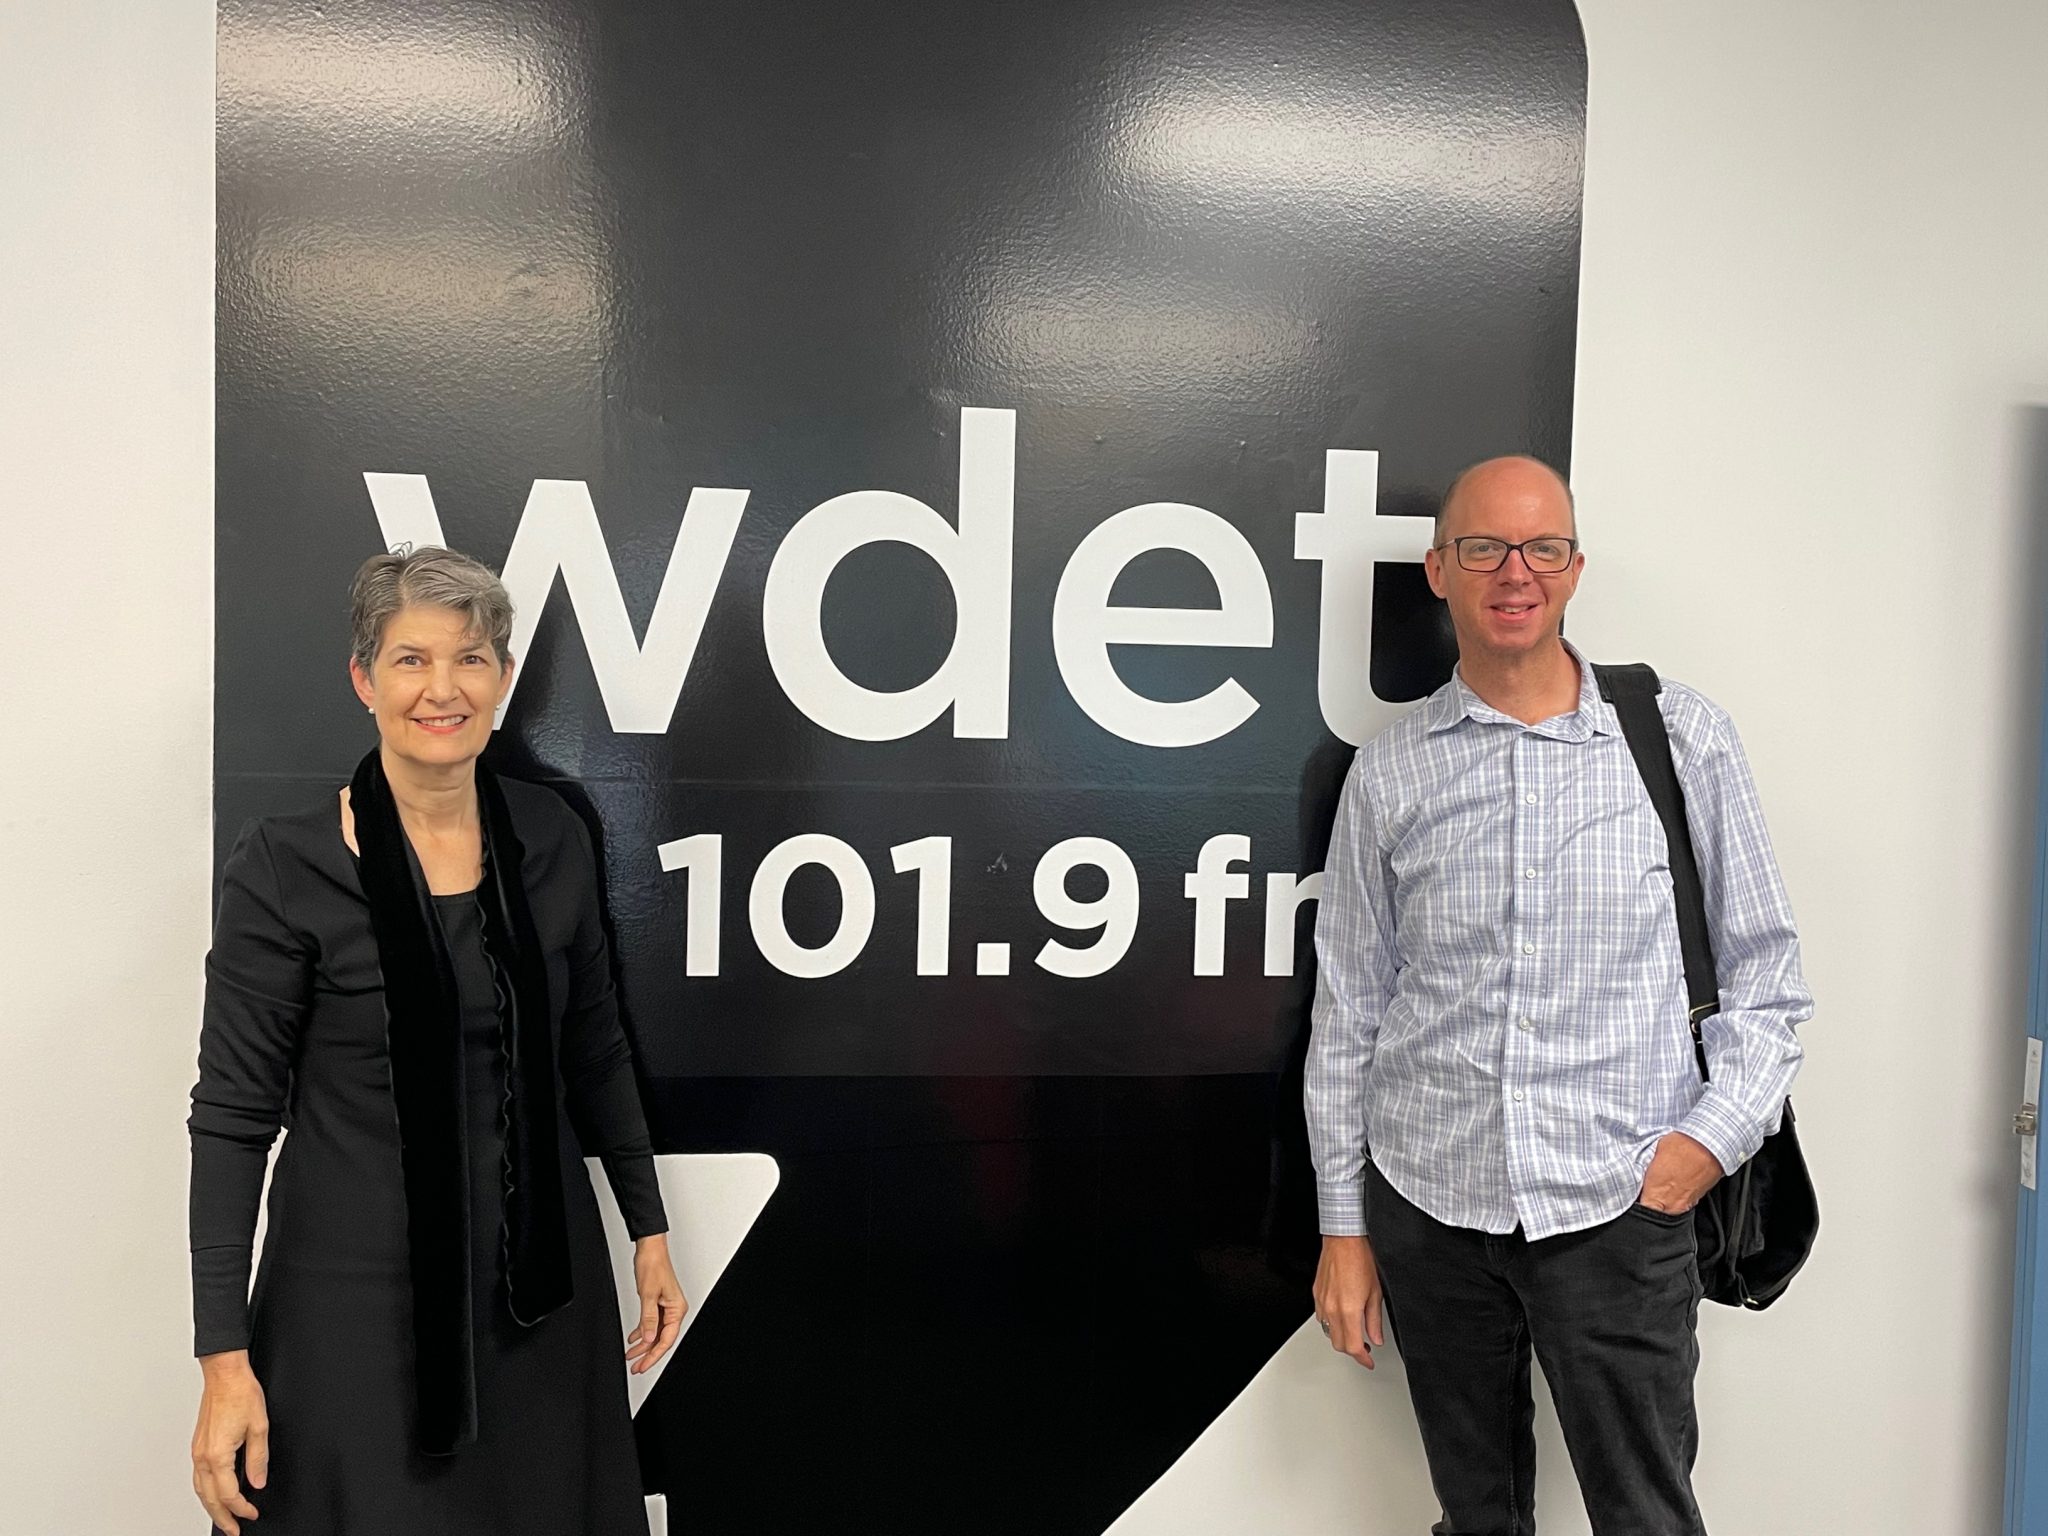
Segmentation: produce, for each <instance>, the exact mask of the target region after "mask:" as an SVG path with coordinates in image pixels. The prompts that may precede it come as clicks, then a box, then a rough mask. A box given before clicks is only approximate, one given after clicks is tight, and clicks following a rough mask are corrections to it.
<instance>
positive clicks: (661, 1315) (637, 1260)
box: [626, 1232, 690, 1376]
mask: <svg viewBox="0 0 2048 1536" xmlns="http://www.w3.org/2000/svg"><path fill="white" fill-rule="evenodd" d="M633 1286H634V1289H636V1290H637V1291H639V1293H640V1326H639V1327H637V1328H635V1329H634V1330H633V1331H632V1332H631V1333H629V1334H627V1335H626V1369H627V1370H629V1371H631V1372H632V1373H633V1374H634V1375H635V1376H638V1375H639V1374H640V1373H641V1372H643V1371H646V1370H650V1369H652V1368H653V1366H654V1363H655V1362H656V1361H657V1360H659V1359H660V1358H661V1357H662V1356H663V1355H665V1354H667V1353H668V1352H669V1351H670V1350H671V1349H673V1348H674V1347H675V1342H676V1335H677V1334H679V1333H681V1332H682V1331H683V1314H684V1313H685V1312H687V1311H689V1309H690V1304H689V1302H687V1301H686V1300H684V1299H683V1287H682V1282H681V1281H679V1280H677V1279H676V1268H675V1266H674V1265H673V1264H671V1263H670V1262H669V1259H668V1234H667V1233H665V1232H664V1233H656V1234H655V1235H654V1236H653V1237H643V1238H641V1239H640V1240H639V1241H638V1242H637V1243H635V1244H634V1245H633Z"/></svg>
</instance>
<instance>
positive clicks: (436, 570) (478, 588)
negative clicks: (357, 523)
mask: <svg viewBox="0 0 2048 1536" xmlns="http://www.w3.org/2000/svg"><path fill="white" fill-rule="evenodd" d="M348 602H349V655H350V656H351V657H352V658H353V659H354V660H355V663H356V665H357V666H359V667H361V668H362V669H363V671H365V672H368V671H369V670H370V669H371V667H372V666H373V665H374V664H375V663H376V660H377V648H378V647H379V646H380V645H382V644H383V643H384V626H385V625H386V624H389V623H390V622H391V620H392V619H393V618H395V617H396V616H397V615H398V614H399V612H400V611H401V610H403V609H406V608H411V607H414V606H420V607H427V608H447V609H451V610H452V611H454V612H456V613H459V614H461V615H463V616H464V617H465V618H466V619H468V620H469V632H470V633H471V634H472V635H476V636H478V637H480V638H482V639H484V640H488V641H489V642H490V646H491V650H492V651H493V652H495V653H496V655H497V658H498V661H499V663H500V664H501V665H502V664H503V663H504V662H505V661H506V660H507V659H508V658H509V657H510V656H511V654H512V594H511V593H509V592H507V591H506V590H505V584H504V583H503V582H502V581H500V580H498V577H497V573H496V572H494V571H493V570H492V569H491V568H490V567H489V566H487V565H485V564H484V563H483V562H482V561H481V560H472V559H471V558H470V557H469V556H468V555H464V554H458V553H457V552H456V551H454V550H452V549H442V548H441V547H440V546H439V545H435V544H428V545H424V546H422V547H420V548H418V549H415V548H413V547H412V546H411V545H409V544H401V545H399V546H398V547H397V548H396V549H394V550H392V551H391V553H389V554H385V555H372V556H370V558H369V559H367V560H365V561H364V562H363V565H362V569H361V570H359V571H357V572H356V579H355V581H354V582H353V583H351V584H350V586H349V592H348Z"/></svg>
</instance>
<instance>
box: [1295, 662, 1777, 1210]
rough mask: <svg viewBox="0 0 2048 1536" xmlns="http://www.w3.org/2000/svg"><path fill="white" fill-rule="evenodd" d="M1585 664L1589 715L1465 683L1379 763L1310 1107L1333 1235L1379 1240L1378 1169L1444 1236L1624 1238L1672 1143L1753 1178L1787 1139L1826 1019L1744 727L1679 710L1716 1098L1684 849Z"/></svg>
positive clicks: (1341, 931) (1716, 715) (1378, 746)
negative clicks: (1684, 950) (1485, 692)
mask: <svg viewBox="0 0 2048 1536" xmlns="http://www.w3.org/2000/svg"><path fill="white" fill-rule="evenodd" d="M1571 654H1572V656H1573V657H1574V659H1576V660H1578V661H1579V675H1580V688H1579V705H1578V708H1577V709H1576V710H1574V711H1573V712H1572V713H1570V714H1566V715H1558V716H1556V717H1554V718H1552V719H1549V720H1545V721H1543V722H1541V723H1540V724H1537V725H1524V724H1523V723H1522V722H1521V721H1519V720H1516V719H1514V718H1512V717H1511V716H1508V715H1504V714H1502V713H1500V712H1499V711H1498V710H1495V709H1492V708H1490V707H1489V706H1488V705H1486V704H1485V703H1484V702H1482V701H1481V700H1480V699H1479V697H1478V696H1477V695H1476V694H1474V693H1473V692H1472V691H1471V690H1470V689H1469V688H1467V687H1466V686H1465V684H1464V682H1463V680H1462V679H1461V678H1458V677H1453V678H1452V679H1451V681H1450V682H1449V683H1447V684H1445V685H1444V686H1443V687H1442V688H1440V689H1438V690H1437V692H1436V693H1434V694H1433V695H1431V696H1430V698H1429V699H1428V700H1427V701H1425V702H1424V703H1423V704H1422V705H1421V706H1420V707H1418V708H1417V709H1416V710H1415V711H1414V712H1413V713H1411V714H1409V715H1408V716H1406V717H1405V718H1404V719H1402V720H1401V721H1400V722H1399V723H1397V724H1395V725H1394V726H1392V727H1391V728H1389V729H1388V730H1387V731H1385V732H1383V733H1382V734H1381V735H1380V736H1378V737H1377V738H1375V739H1374V740H1373V741H1371V742H1368V743H1367V744H1366V745H1365V746H1364V747H1362V748H1361V749H1360V750H1359V752H1358V755H1357V758H1356V759H1355V761H1354V762H1353V763H1352V766H1351V772H1350V774H1349V776H1348V777H1347V778H1346V780H1345V783H1344V794H1343V798H1342V801H1341V802H1340V804H1339V806H1338V810H1337V820H1336V825H1335V827H1334V829H1333V831H1332V834H1331V839H1330V856H1329V860H1328V862H1327V864H1326V865H1325V870H1324V884H1323V893H1322V900H1321V904H1320V909H1319V911H1318V914H1317V919H1316V955H1317V958H1318V961H1319V964H1320V971H1319V977H1318V983H1317V989H1316V1001H1315V1011H1314V1032H1313V1036H1312V1039H1311V1043H1310V1046H1309V1055H1308V1068H1307V1084H1306V1103H1307V1111H1308V1126H1309V1140H1310V1146H1311V1149H1312V1151H1313V1153H1314V1156H1315V1165H1316V1186H1317V1199H1318V1204H1319V1207H1320V1210H1321V1218H1322V1229H1323V1231H1324V1232H1325V1233H1328V1234H1331V1235H1350V1234H1356V1233H1361V1232H1364V1231H1366V1230H1367V1216H1368V1213H1367V1212H1366V1211H1365V1210H1364V1209H1363V1206H1362V1197H1361V1184H1360V1174H1361V1170H1362V1168H1363V1164H1364V1159H1365V1158H1366V1157H1367V1156H1368V1155H1369V1156H1370V1157H1371V1158H1372V1160H1373V1163H1374V1164H1375V1165H1376V1166H1377V1167H1378V1169H1379V1171H1380V1172H1381V1173H1382V1174H1384V1175H1385V1177H1386V1179H1387V1181H1388V1182H1389V1183H1390V1184H1392V1185H1393V1186H1394V1187H1395V1188H1396V1189H1398V1190H1399V1191H1400V1192H1401V1193H1402V1194H1403V1195H1405V1196H1407V1197H1408V1199H1409V1200H1411V1201H1412V1202H1414V1203H1415V1204H1416V1205H1418V1206H1420V1207H1421V1208H1422V1209H1423V1210H1425V1211H1427V1212H1428V1213H1429V1214H1430V1215H1432V1216H1434V1217H1436V1218H1437V1219H1438V1220H1439V1221H1443V1222H1447V1223H1449V1224H1451V1225H1454V1226H1460V1227H1469V1228H1474V1229H1477V1230H1479V1231H1484V1232H1510V1231H1513V1230H1514V1229H1515V1228H1516V1227H1517V1226H1519V1227H1520V1228H1521V1229H1522V1231H1523V1232H1524V1233H1525V1234H1526V1235H1527V1236H1528V1237H1530V1238H1531V1239H1535V1238H1542V1237H1548V1236H1551V1235H1553V1234H1555V1233H1559V1232H1570V1231H1576V1230H1578V1229H1580V1228H1584V1227H1589V1226H1593V1225H1595V1224H1597V1223H1599V1222H1602V1221H1606V1220H1608V1219H1610V1218H1612V1217H1614V1216H1617V1215H1619V1214H1620V1213H1621V1212H1622V1211H1623V1210H1625V1209H1626V1208H1627V1207H1628V1206H1629V1204H1630V1203H1631V1202H1633V1201H1634V1200H1635V1199H1636V1197H1637V1195H1638V1194H1639V1193H1640V1191H1641V1188H1642V1181H1643V1175H1644V1172H1645V1170H1646V1169H1647V1168H1648V1166H1649V1161H1650V1157H1651V1154H1652V1153H1653V1152H1654V1151H1655V1149H1656V1145H1657V1141H1658V1138H1659V1137H1661V1136H1663V1135H1664V1134H1666V1133H1667V1132H1669V1131H1674V1130H1677V1131H1683V1132H1684V1133H1685V1134H1686V1135H1688V1136H1691V1137H1693V1138H1694V1139H1695V1140H1697V1141H1699V1142H1700V1143H1702V1144H1703V1145H1704V1146H1705V1147H1706V1148H1707V1149H1708V1150H1709V1151H1711V1152H1712V1153H1713V1154H1714V1155H1715V1157H1717V1158H1718V1159H1719V1160H1720V1162H1721V1165H1722V1167H1723V1168H1725V1169H1729V1170H1733V1169H1734V1168H1735V1167H1737V1166H1738V1165H1739V1164H1740V1163H1741V1162H1742V1161H1743V1160H1744V1159H1746V1158H1747V1157H1748V1156H1749V1155H1750V1154H1751V1153H1752V1152H1754V1151H1755V1150H1756V1148H1757V1147H1758V1145H1760V1144H1761V1142H1762V1141H1763V1138H1764V1137H1765V1136H1766V1135H1767V1134H1768V1133H1769V1132H1770V1131H1771V1130H1772V1129H1773V1128H1774V1127H1775V1126H1776V1124H1777V1121H1778V1115H1779V1112H1780V1108H1781V1106H1782V1105H1783V1103H1784V1100H1785V1094H1786V1092H1787V1090H1788V1088H1789V1087H1790V1085H1791V1082H1792V1076H1793V1074H1794V1072H1796V1071H1797V1070H1798V1066H1799V1060H1800V1056H1801V1054H1802V1052H1801V1048H1800V1045H1799V1042H1798V1039H1797V1037H1796V1036H1795V1034H1794V1032H1793V1031H1794V1027H1795V1026H1796V1025H1798V1024H1800V1023H1803V1022H1804V1021H1805V1020H1807V1019H1808V1018H1810V1017H1812V1014H1813V1001H1812V998H1811V997H1810V996H1809V995H1808V993H1807V990H1806V984H1805V982H1804V981H1803V980H1802V979H1801V976H1800V967H1799V941H1798V937H1797V935H1796V934H1795V933H1794V932H1793V927H1792V912H1791V908H1790V906H1789V905H1788V904H1787V902H1786V899H1785V890H1784V885H1783V882H1782V881H1781V880H1780V879H1779V876H1778V868H1777V863H1776V861H1775V859H1774V858H1773V857H1772V854H1771V846H1770V840H1769V838H1768V836H1767V835H1766V833H1765V830H1764V820H1763V811H1762V808H1761V807H1760V806H1759V805H1758V803H1757V797H1756V787H1755V785H1754V784H1753V783H1752V781H1751V779H1750V773H1749V765H1748V763H1747V761H1746V760H1745V758H1744V757H1743V753H1742V746H1741V743H1740V742H1739V741H1738V740H1737V739H1736V735H1735V727H1734V725H1733V724H1732V723H1731V722H1730V720H1729V718H1728V716H1727V714H1726V713H1725V712H1724V711H1722V710H1721V709H1719V708H1717V707H1716V706H1715V705H1713V704H1712V703H1710V702H1709V701H1708V700H1707V699H1705V698H1704V697H1702V696H1701V695H1700V694H1698V693H1696V692H1694V691H1693V690H1692V689H1690V688H1686V687H1684V686H1682V685H1680V684H1677V683H1673V682H1670V681H1668V680H1667V681H1666V682H1665V684H1664V691H1663V693H1662V694H1661V695H1660V697H1659V703H1660V705H1661V707H1662V709H1663V713H1664V719H1665V723H1666V725H1667V726H1668V727H1669V729H1670V733H1671V750H1672V756H1673V758H1674V759H1675V761H1676V763H1677V766H1678V776H1679V781H1680V782H1681V783H1682V784H1683V785H1684V788H1685V799H1686V817H1687V820H1688V821H1689V822H1690V824H1691V828H1692V836H1693V843H1694V847H1695V849H1696V850H1697V853H1698V856H1699V866H1700V877H1701V883H1702V885H1703V887H1704V890H1705V896H1706V909H1707V926H1708V930H1709V932H1710V934H1711V935H1712V938H1713V943H1714V957H1715V962H1716V966H1717V969H1718V971H1719V980H1720V989H1721V1011H1720V1012H1719V1013H1718V1014H1715V1015H1714V1016H1712V1017H1711V1018H1709V1019H1707V1020H1706V1021H1705V1023H1704V1026H1703V1029H1704V1034H1705V1040H1706V1049H1707V1061H1708V1068H1709V1071H1710V1073H1711V1076H1712V1080H1711V1082H1709V1083H1706V1084H1702V1082H1701V1080H1700V1076H1699V1069H1698V1067H1697V1065H1696V1063H1695V1061H1694V1057H1693V1048H1692V1035H1691V1031H1690V1028H1689V1026H1688V1024H1687V999H1686V989H1685V972H1684V966H1683V963H1682V961H1681V959H1680V956H1679V947H1678V926H1677V915H1676V909H1675V907H1674V905H1673V900H1672V885H1671V867H1670V863H1669V860H1668V858H1667V857H1666V851H1665V842H1664V829H1663V827H1662V825H1661V824H1660V823H1659V822H1658V820H1657V813H1656V811H1655V809H1654V808H1653V807H1652V806H1651V804H1650V799H1649V794H1648V792H1647V791H1646V790H1645V789H1644V788H1643V783H1642V779H1641V776H1640V775H1639V774H1638V773H1637V771H1636V765H1635V760H1634V759H1633V758H1632V757H1631V756H1630V755H1629V749H1628V743H1627V742H1626V741H1625V740H1624V739H1623V737H1622V735H1621V727H1620V724H1619V722H1618V721H1617V720H1616V718H1615V715H1614V710H1613V708H1612V706H1610V705H1609V704H1607V703H1606V702H1605V701H1604V700H1602V699H1601V697H1600V694H1599V689H1598V686H1597V684H1596V681H1595V679H1594V676H1593V669H1592V668H1591V666H1589V665H1587V664H1586V662H1585V661H1584V659H1583V658H1581V657H1579V655H1578V652H1577V651H1575V650H1574V651H1572V653H1571ZM1368 1149H1369V1151H1368Z"/></svg>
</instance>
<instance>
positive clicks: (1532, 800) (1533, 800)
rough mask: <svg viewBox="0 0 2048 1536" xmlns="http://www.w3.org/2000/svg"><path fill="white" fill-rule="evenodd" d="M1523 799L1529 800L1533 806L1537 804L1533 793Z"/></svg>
mask: <svg viewBox="0 0 2048 1536" xmlns="http://www.w3.org/2000/svg"><path fill="white" fill-rule="evenodd" d="M1522 798H1523V799H1525V800H1527V801H1528V802H1529V803H1530V804H1531V805H1534V804H1535V803H1536V796H1535V795H1534V794H1533V793H1532V794H1527V795H1524V796H1523V797H1522Z"/></svg>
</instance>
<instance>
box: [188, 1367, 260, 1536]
mask: <svg viewBox="0 0 2048 1536" xmlns="http://www.w3.org/2000/svg"><path fill="white" fill-rule="evenodd" d="M199 1364H200V1367H201V1369H203V1370H204V1371H205V1372H206V1390H205V1391H204V1393H203V1394H202V1395H201V1396H200V1399H199V1426H198V1428H196V1429H194V1430H193V1431H192V1491H193V1492H194V1493H196V1494H198V1495H199V1502H200V1503H201V1504H203V1505H205V1506H206V1513H207V1516H208V1518H210V1519H211V1520H212V1521H213V1523H214V1525H215V1526H216V1527H218V1528H219V1529H220V1530H223V1531H226V1532H227V1533H228V1536H241V1532H242V1527H241V1525H240V1524H239V1523H238V1522H237V1520H236V1517H237V1516H240V1517H241V1519H243V1520H254V1519H255V1518H256V1517H257V1514H256V1506H255V1505H254V1504H251V1503H250V1502H249V1500H248V1498H247V1496H246V1495H245V1494H244V1493H243V1492H242V1486H241V1484H240V1483H238V1482H236V1481H235V1452H237V1451H241V1452H242V1453H243V1457H242V1460H243V1463H244V1466H245V1468H246V1470H247V1472H248V1474H249V1486H250V1487H251V1488H261V1487H262V1486H263V1484H264V1483H265V1481H267V1480H268V1478H269V1476H270V1412H269V1410H268V1409H267V1408H266V1407H265V1406H264V1402H263V1388H262V1386H261V1385H259V1384H258V1382H257V1380H256V1372H255V1371H254V1370H252V1369H250V1366H249V1351H247V1350H246V1349H229V1350H223V1351H222V1352H221V1353H219V1354H217V1355H202V1356H200V1358H199Z"/></svg>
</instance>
